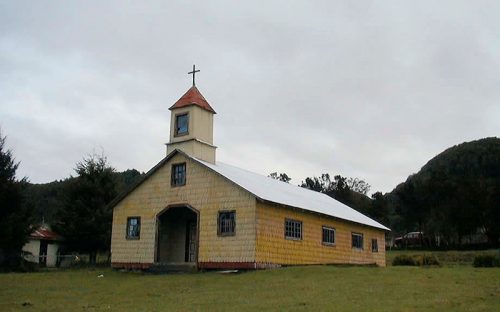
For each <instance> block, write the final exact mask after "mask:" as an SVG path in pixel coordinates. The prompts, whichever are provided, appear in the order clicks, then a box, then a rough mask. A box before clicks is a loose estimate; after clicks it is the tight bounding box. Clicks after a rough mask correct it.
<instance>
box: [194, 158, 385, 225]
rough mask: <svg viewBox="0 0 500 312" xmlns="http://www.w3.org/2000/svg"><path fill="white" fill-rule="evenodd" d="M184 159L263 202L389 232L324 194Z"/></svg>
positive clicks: (226, 167)
mask: <svg viewBox="0 0 500 312" xmlns="http://www.w3.org/2000/svg"><path fill="white" fill-rule="evenodd" d="M186 156H187V155H186ZM187 157H189V158H191V159H194V160H195V161H197V162H199V163H201V164H203V165H205V166H207V167H208V168H210V169H212V170H213V171H215V172H217V173H219V174H220V175H222V176H224V177H225V178H227V179H229V180H231V181H232V182H234V183H235V184H237V185H239V186H240V187H242V188H244V189H245V190H247V191H248V192H250V193H252V194H253V195H255V196H256V197H257V198H260V199H262V200H265V201H269V202H273V203H277V204H282V205H286V206H291V207H296V208H300V209H304V210H309V211H313V212H317V213H321V214H325V215H328V216H332V217H335V218H339V219H343V220H348V221H352V222H356V223H360V224H364V225H368V226H372V227H375V228H379V229H383V230H387V231H390V229H389V228H387V227H385V226H383V225H382V224H380V223H378V222H377V221H375V220H373V219H371V218H369V217H367V216H365V215H364V214H362V213H360V212H358V211H356V210H354V209H352V208H351V207H349V206H347V205H345V204H343V203H341V202H339V201H338V200H335V199H333V198H332V197H330V196H328V195H326V194H323V193H319V192H316V191H312V190H309V189H306V188H303V187H300V186H295V185H292V184H289V183H285V182H282V181H279V180H275V179H272V178H269V177H266V176H263V175H260V174H257V173H253V172H250V171H247V170H244V169H241V168H238V167H234V166H231V165H227V164H224V163H221V162H217V163H216V164H215V165H214V164H211V163H208V162H206V161H203V160H200V159H197V158H193V157H190V156H187Z"/></svg>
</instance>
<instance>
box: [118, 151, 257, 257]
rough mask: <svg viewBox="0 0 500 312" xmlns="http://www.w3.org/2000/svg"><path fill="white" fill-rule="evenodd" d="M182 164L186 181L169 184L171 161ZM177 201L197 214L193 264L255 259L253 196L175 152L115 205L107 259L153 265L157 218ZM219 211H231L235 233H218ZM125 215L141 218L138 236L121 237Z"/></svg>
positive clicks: (254, 202)
mask: <svg viewBox="0 0 500 312" xmlns="http://www.w3.org/2000/svg"><path fill="white" fill-rule="evenodd" d="M181 162H186V170H187V174H186V185H185V186H181V187H172V186H171V185H170V178H171V169H172V164H174V163H181ZM177 204H189V205H190V206H191V207H193V208H194V209H196V210H197V211H198V212H199V246H198V248H199V251H198V262H207V263H214V262H255V236H256V233H255V220H256V218H255V205H256V201H255V198H254V196H253V195H251V194H250V193H248V192H246V191H244V190H243V189H241V188H240V187H238V186H236V185H235V184H233V183H232V182H230V181H228V180H226V179H225V178H223V177H221V176H219V175H218V174H216V173H214V172H213V171H211V170H210V169H208V168H206V167H204V166H202V165H200V164H199V163H197V162H195V161H193V160H191V159H189V158H187V157H185V156H183V155H182V154H176V155H175V156H173V157H172V159H170V160H169V161H168V162H167V163H166V164H165V165H163V166H162V167H161V168H159V169H158V170H157V171H156V172H154V173H153V174H152V175H151V176H150V177H149V178H148V179H147V180H146V181H144V182H143V183H142V184H140V185H139V186H138V187H137V188H136V189H135V190H133V191H132V192H131V193H130V194H128V196H126V197H125V198H124V199H123V200H122V201H121V202H119V203H118V204H117V205H116V206H115V208H114V211H113V231H112V237H111V261H112V263H114V264H123V263H154V262H155V241H156V217H157V215H158V214H159V213H160V212H162V211H163V210H164V209H165V208H167V207H168V206H170V205H177ZM220 210H235V211H236V220H237V224H236V233H235V235H234V236H227V237H219V236H217V214H218V211H220ZM130 216H137V217H141V236H140V239H139V240H126V237H125V236H126V235H125V234H126V224H127V217H130ZM115 266H116V265H115Z"/></svg>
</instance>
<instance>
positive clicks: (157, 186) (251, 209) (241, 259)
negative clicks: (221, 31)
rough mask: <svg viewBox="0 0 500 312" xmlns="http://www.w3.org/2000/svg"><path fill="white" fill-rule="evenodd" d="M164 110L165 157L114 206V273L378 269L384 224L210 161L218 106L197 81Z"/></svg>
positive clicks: (320, 197)
mask: <svg viewBox="0 0 500 312" xmlns="http://www.w3.org/2000/svg"><path fill="white" fill-rule="evenodd" d="M193 71H194V69H193ZM170 111H171V120H170V140H169V142H168V143H167V144H166V145H167V153H166V154H167V155H166V157H165V158H163V159H162V160H161V161H160V162H159V163H158V164H156V165H155V166H154V167H153V168H152V169H151V170H149V172H147V174H146V175H145V177H144V178H143V179H142V180H141V181H139V182H138V183H137V184H136V185H135V186H134V187H133V188H132V189H131V190H129V191H128V192H126V193H124V194H122V195H121V196H119V197H118V198H116V199H115V201H114V202H113V203H112V206H113V230H112V238H111V264H112V267H114V268H129V269H149V268H152V267H154V266H155V265H188V266H192V267H195V268H198V269H258V268H269V267H279V266H287V265H305V264H377V265H379V266H385V232H386V231H389V229H388V228H387V227H385V226H383V225H382V224H380V223H378V222H376V221H374V220H372V219H370V218H368V217H367V216H365V215H363V214H361V213H359V212H357V211H356V210H354V209H352V208H350V207H348V206H346V205H344V204H342V203H340V202H339V201H337V200H335V199H333V198H331V197H329V196H327V195H325V194H322V193H318V192H315V191H311V190H308V189H305V188H301V187H299V186H295V185H291V184H288V183H285V182H281V181H278V180H274V179H272V178H269V177H266V176H262V175H259V174H256V173H252V172H249V171H246V170H244V169H241V168H237V167H234V166H231V165H228V164H225V163H221V162H219V161H217V157H216V146H215V145H214V142H213V123H214V115H215V110H214V109H213V108H212V106H210V104H209V103H208V102H207V100H205V98H204V97H203V95H202V94H201V93H200V91H199V90H198V89H197V88H196V86H195V85H194V77H193V86H192V87H191V88H190V89H189V90H188V91H187V92H186V93H185V94H184V95H183V96H182V97H181V98H180V99H179V100H178V101H177V102H175V104H174V105H172V106H171V107H170Z"/></svg>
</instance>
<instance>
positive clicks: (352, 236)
mask: <svg viewBox="0 0 500 312" xmlns="http://www.w3.org/2000/svg"><path fill="white" fill-rule="evenodd" d="M354 236H357V237H361V247H358V246H357V244H356V246H355V245H354ZM351 247H352V249H359V250H363V249H364V237H363V233H357V232H351Z"/></svg>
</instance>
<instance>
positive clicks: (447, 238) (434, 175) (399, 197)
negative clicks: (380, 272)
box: [386, 138, 500, 244]
mask: <svg viewBox="0 0 500 312" xmlns="http://www.w3.org/2000/svg"><path fill="white" fill-rule="evenodd" d="M386 199H387V200H388V202H389V203H390V206H391V210H392V216H391V222H390V223H391V224H390V225H391V226H392V227H393V230H395V231H398V232H405V231H415V230H421V231H425V232H426V233H427V234H429V235H430V234H437V235H439V236H440V237H441V238H443V239H444V242H445V243H449V244H461V243H467V242H468V240H469V239H470V238H471V237H473V236H475V235H478V234H485V235H486V236H487V237H488V239H489V241H490V242H496V243H498V239H499V237H500V139H499V138H485V139H481V140H477V141H472V142H466V143H462V144H459V145H456V146H453V147H451V148H449V149H447V150H445V151H444V152H442V153H441V154H439V155H437V156H436V157H434V158H433V159H431V160H430V161H429V162H428V163H427V164H426V165H425V166H423V167H422V169H421V170H420V171H419V172H418V173H416V174H413V175H410V176H409V177H408V179H407V180H406V181H405V182H404V183H401V184H400V185H398V186H397V187H396V188H395V189H394V190H393V191H392V192H391V193H390V194H387V195H386Z"/></svg>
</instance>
